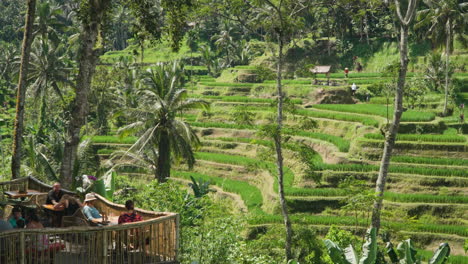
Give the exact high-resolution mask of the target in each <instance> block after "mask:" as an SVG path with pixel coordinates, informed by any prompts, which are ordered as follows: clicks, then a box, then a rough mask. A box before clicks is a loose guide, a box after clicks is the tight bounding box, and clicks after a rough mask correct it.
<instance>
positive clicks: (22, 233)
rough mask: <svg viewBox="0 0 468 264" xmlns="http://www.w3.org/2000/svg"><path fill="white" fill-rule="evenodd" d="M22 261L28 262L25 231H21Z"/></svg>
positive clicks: (24, 263)
mask: <svg viewBox="0 0 468 264" xmlns="http://www.w3.org/2000/svg"><path fill="white" fill-rule="evenodd" d="M19 253H20V263H21V264H26V255H25V253H26V246H25V241H24V232H20V252H19Z"/></svg>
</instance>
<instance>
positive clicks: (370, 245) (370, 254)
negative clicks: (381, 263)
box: [359, 228, 377, 264]
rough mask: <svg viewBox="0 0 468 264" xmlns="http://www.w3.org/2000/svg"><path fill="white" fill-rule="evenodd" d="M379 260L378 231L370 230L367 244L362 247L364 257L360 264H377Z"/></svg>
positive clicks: (367, 235)
mask: <svg viewBox="0 0 468 264" xmlns="http://www.w3.org/2000/svg"><path fill="white" fill-rule="evenodd" d="M376 259H377V230H376V229H375V228H369V229H368V230H367V234H366V243H364V245H362V257H361V259H360V260H359V264H375V261H376Z"/></svg>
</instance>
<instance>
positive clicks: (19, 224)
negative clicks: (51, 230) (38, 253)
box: [16, 219, 26, 228]
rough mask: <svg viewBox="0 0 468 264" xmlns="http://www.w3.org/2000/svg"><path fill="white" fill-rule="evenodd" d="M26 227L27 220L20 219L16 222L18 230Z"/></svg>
mask: <svg viewBox="0 0 468 264" xmlns="http://www.w3.org/2000/svg"><path fill="white" fill-rule="evenodd" d="M25 226H26V220H24V219H18V220H17V221H16V228H24V227H25Z"/></svg>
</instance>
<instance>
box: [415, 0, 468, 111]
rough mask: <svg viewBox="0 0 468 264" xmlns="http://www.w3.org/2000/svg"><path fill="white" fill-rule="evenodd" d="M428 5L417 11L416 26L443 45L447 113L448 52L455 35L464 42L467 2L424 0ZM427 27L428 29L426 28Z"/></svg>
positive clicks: (435, 41)
mask: <svg viewBox="0 0 468 264" xmlns="http://www.w3.org/2000/svg"><path fill="white" fill-rule="evenodd" d="M424 3H425V4H426V5H427V6H428V7H429V8H427V9H424V10H421V11H419V12H418V20H419V22H418V23H417V24H416V27H417V28H424V29H425V30H427V32H428V34H430V36H431V39H432V42H433V44H435V45H436V46H438V47H442V46H445V47H444V49H445V55H446V58H445V60H446V62H445V103H444V115H446V114H447V102H448V93H449V68H450V67H449V65H450V54H451V53H452V51H453V40H454V39H455V36H458V37H459V38H462V39H463V40H464V41H463V43H466V40H465V34H466V33H468V27H467V26H466V22H467V19H468V16H467V13H466V11H467V10H468V3H467V2H463V3H460V1H458V0H437V1H435V0H424ZM427 27H429V29H427Z"/></svg>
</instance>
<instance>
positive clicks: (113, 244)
mask: <svg viewBox="0 0 468 264" xmlns="http://www.w3.org/2000/svg"><path fill="white" fill-rule="evenodd" d="M178 230H179V216H178V215H177V214H170V215H166V216H161V217H158V218H156V219H150V220H145V221H142V222H135V223H130V224H125V225H114V226H105V227H69V228H44V229H16V230H12V231H7V232H2V233H0V263H2V264H3V263H5V264H17V263H20V264H42V263H63V264H75V263H76V264H78V263H79V264H81V263H89V264H94V263H95V264H107V263H112V264H113V263H115V264H120V263H122V264H124V263H136V264H137V263H177V248H178V237H179V233H178Z"/></svg>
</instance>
